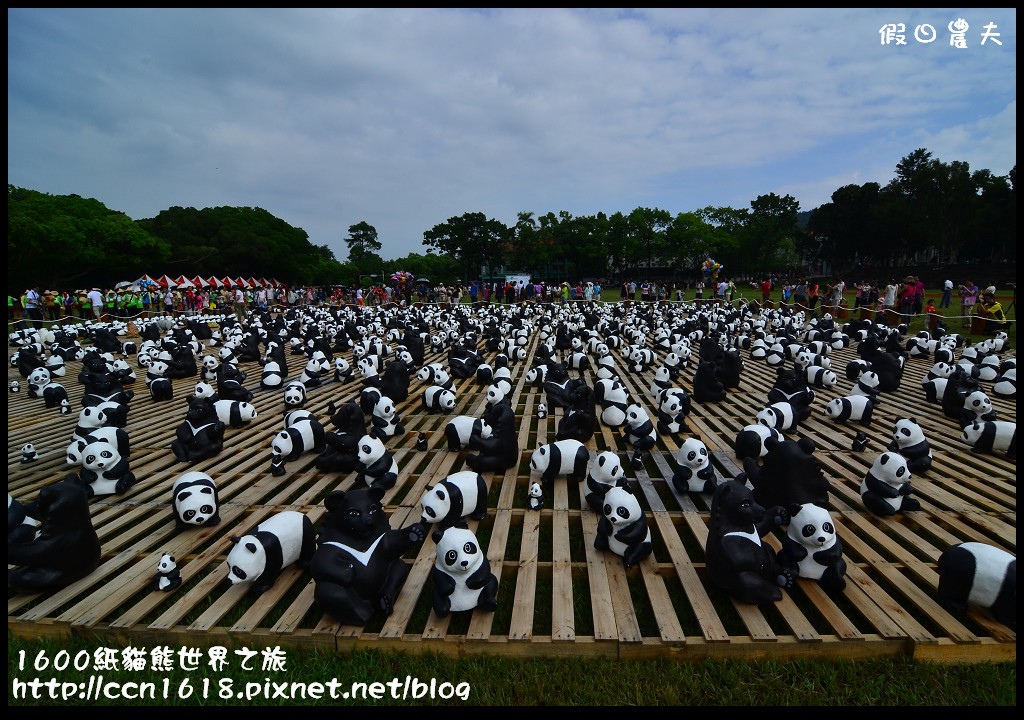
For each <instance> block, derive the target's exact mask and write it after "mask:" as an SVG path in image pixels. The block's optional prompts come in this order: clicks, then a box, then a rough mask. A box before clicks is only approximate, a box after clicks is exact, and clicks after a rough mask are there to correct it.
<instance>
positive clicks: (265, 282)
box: [260, 277, 275, 287]
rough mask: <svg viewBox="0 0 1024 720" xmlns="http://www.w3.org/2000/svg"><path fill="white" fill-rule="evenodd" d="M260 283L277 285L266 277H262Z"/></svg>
mask: <svg viewBox="0 0 1024 720" xmlns="http://www.w3.org/2000/svg"><path fill="white" fill-rule="evenodd" d="M260 285H262V286H263V287H275V285H274V283H273V282H271V281H270V280H267V279H266V278H265V277H261V278H260Z"/></svg>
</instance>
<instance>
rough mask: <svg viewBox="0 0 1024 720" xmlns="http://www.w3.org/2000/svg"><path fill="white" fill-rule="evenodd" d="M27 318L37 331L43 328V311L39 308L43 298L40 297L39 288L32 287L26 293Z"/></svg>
mask: <svg viewBox="0 0 1024 720" xmlns="http://www.w3.org/2000/svg"><path fill="white" fill-rule="evenodd" d="M24 298H25V318H26V319H27V320H31V321H32V324H33V325H35V326H36V329H37V330H41V329H42V327H43V309H42V308H41V307H40V306H39V304H40V303H41V302H42V298H41V297H40V295H39V287H38V286H35V287H30V288H29V289H28V290H26V291H25V295H24Z"/></svg>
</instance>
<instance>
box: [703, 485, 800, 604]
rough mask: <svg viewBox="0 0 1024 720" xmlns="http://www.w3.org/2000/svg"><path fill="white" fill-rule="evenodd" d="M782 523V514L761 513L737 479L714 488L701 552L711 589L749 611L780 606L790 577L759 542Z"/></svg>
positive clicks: (790, 584)
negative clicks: (774, 603) (708, 523)
mask: <svg viewBox="0 0 1024 720" xmlns="http://www.w3.org/2000/svg"><path fill="white" fill-rule="evenodd" d="M788 522H789V513H788V512H787V511H786V510H785V508H783V507H779V506H776V507H771V508H767V509H766V508H764V507H762V506H761V505H759V504H758V503H757V502H756V501H755V500H754V497H753V494H752V493H751V491H750V488H748V487H747V486H746V485H745V484H744V482H743V481H742V474H741V475H740V476H738V477H737V479H736V480H726V481H724V482H722V483H720V484H719V485H718V487H717V488H715V493H714V495H713V496H712V498H711V520H710V525H709V527H708V536H707V541H706V543H705V547H704V550H705V556H706V568H707V575H708V579H709V580H710V582H711V584H712V585H714V586H716V587H718V588H719V589H721V590H723V591H725V592H726V593H728V595H729V596H730V597H731V598H733V599H734V600H737V601H738V602H742V603H747V604H750V605H761V604H764V603H770V602H777V601H779V600H781V599H782V589H783V588H785V589H789V588H791V587H793V584H794V582H795V581H796V575H795V574H794V573H793V571H792V570H790V569H789V568H787V567H784V566H782V565H781V564H780V563H779V561H778V559H777V555H776V553H775V551H774V550H773V549H772V547H771V546H770V545H768V544H767V543H763V542H762V541H761V538H763V537H764V536H765V535H767V534H768V533H769V532H771V531H772V530H774V529H775V528H778V527H781V526H783V525H785V524H787V523H788Z"/></svg>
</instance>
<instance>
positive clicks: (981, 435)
mask: <svg viewBox="0 0 1024 720" xmlns="http://www.w3.org/2000/svg"><path fill="white" fill-rule="evenodd" d="M960 439H961V440H963V441H964V442H965V443H967V444H968V445H970V446H971V450H973V451H974V452H976V453H984V454H988V455H1004V456H1006V458H1007V459H1008V460H1016V459H1017V423H1015V422H1007V421H1006V420H987V421H980V420H975V421H974V422H973V423H971V424H970V425H966V426H964V429H963V432H962V433H961V435H960Z"/></svg>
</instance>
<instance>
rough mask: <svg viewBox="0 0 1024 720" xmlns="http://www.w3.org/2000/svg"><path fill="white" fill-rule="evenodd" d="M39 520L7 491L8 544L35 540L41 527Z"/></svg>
mask: <svg viewBox="0 0 1024 720" xmlns="http://www.w3.org/2000/svg"><path fill="white" fill-rule="evenodd" d="M39 524H40V522H39V520H38V519H36V518H34V517H32V516H31V515H29V510H28V509H27V508H26V507H25V505H23V504H22V503H21V502H19V501H17V500H15V499H14V497H13V496H12V495H11V494H10V493H7V544H8V545H11V544H15V543H23V542H28V541H29V540H34V539H35V537H36V532H37V531H38V529H39Z"/></svg>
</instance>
